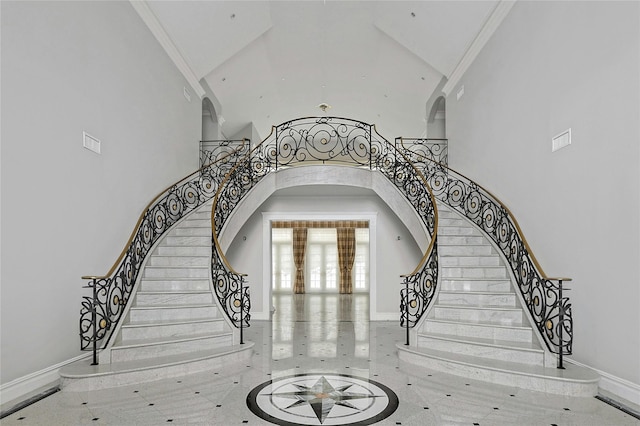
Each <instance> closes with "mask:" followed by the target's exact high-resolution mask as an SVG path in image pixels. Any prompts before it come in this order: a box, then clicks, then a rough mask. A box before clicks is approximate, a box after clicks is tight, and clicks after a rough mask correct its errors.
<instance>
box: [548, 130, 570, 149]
mask: <svg viewBox="0 0 640 426" xmlns="http://www.w3.org/2000/svg"><path fill="white" fill-rule="evenodd" d="M569 145H571V129H567V130H565V131H564V132H562V133H560V134H559V135H557V136H555V137H554V138H553V139H551V152H555V151H557V150H559V149H562V148H564V147H565V146H569Z"/></svg>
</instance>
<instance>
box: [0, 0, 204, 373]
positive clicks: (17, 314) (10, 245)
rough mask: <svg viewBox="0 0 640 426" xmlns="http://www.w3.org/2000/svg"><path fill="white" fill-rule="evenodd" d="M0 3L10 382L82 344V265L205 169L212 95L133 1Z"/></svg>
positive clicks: (108, 250)
mask: <svg viewBox="0 0 640 426" xmlns="http://www.w3.org/2000/svg"><path fill="white" fill-rule="evenodd" d="M1 7H2V17H1V19H2V134H1V136H2V190H1V193H2V276H1V277H2V284H1V285H2V300H1V303H2V306H1V309H0V318H1V335H2V349H1V365H2V370H1V378H0V381H1V382H2V383H3V384H5V383H7V382H9V381H12V380H14V379H16V378H20V377H22V376H25V375H27V374H31V373H33V372H37V371H39V370H41V369H45V368H47V367H50V366H52V365H55V364H57V363H61V362H64V361H65V360H68V359H70V358H73V357H75V356H77V355H78V354H79V353H80V350H79V348H80V341H79V337H78V319H79V312H80V303H81V297H82V296H83V295H88V294H89V291H88V290H87V289H82V288H81V287H82V286H83V285H85V282H84V281H82V280H81V279H80V276H81V275H87V274H104V273H106V272H107V271H108V270H109V268H110V267H111V265H112V264H113V262H114V261H115V259H116V258H117V257H118V255H119V254H120V252H121V250H122V248H123V246H124V244H125V242H126V241H127V239H128V237H129V234H130V232H131V230H132V229H133V226H134V225H135V223H136V220H137V218H138V216H139V214H140V213H141V211H142V209H143V208H144V206H145V205H146V204H147V203H148V202H149V201H150V200H151V198H152V197H153V196H155V194H156V193H158V192H160V191H161V190H163V189H164V188H165V187H167V186H168V185H170V184H171V183H173V182H174V181H176V180H177V179H179V178H181V177H183V176H184V175H186V174H188V173H189V172H191V171H193V170H195V169H196V168H197V162H198V160H197V159H198V154H197V152H198V141H199V139H200V131H201V121H200V120H201V102H200V100H199V99H197V98H193V97H192V101H191V103H189V102H187V100H186V99H185V98H184V97H183V93H182V91H183V87H189V86H188V83H187V82H186V80H185V79H184V78H183V77H182V75H181V74H180V73H179V72H178V70H177V69H176V68H175V66H174V65H173V63H172V62H171V61H170V59H169V58H168V57H167V55H166V54H165V52H164V50H163V49H162V48H161V47H160V45H159V44H158V43H157V41H156V40H155V38H154V37H153V36H152V35H151V33H150V32H149V31H148V29H147V27H146V26H145V25H144V24H143V23H142V21H141V20H140V18H139V16H138V14H137V13H136V12H135V11H134V10H133V8H132V7H131V5H130V3H129V2H37V3H36V2H4V1H3V2H1ZM83 130H85V131H87V132H89V133H90V134H92V135H94V136H95V137H97V138H99V139H101V140H102V155H96V154H94V153H92V152H90V151H88V150H86V149H84V148H83V147H82V131H83Z"/></svg>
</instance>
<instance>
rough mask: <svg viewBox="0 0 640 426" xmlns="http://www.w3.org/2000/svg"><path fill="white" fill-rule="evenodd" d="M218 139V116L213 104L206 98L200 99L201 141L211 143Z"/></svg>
mask: <svg viewBox="0 0 640 426" xmlns="http://www.w3.org/2000/svg"><path fill="white" fill-rule="evenodd" d="M218 139H220V128H219V126H218V115H217V113H216V109H215V107H214V106H213V102H211V100H210V99H209V98H207V97H205V98H203V99H202V139H201V140H203V141H211V140H218Z"/></svg>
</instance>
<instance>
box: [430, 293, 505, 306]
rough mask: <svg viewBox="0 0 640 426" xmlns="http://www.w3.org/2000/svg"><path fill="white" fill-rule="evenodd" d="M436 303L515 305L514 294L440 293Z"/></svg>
mask: <svg viewBox="0 0 640 426" xmlns="http://www.w3.org/2000/svg"><path fill="white" fill-rule="evenodd" d="M438 303H440V304H443V305H461V306H503V307H507V308H510V307H515V306H516V295H515V294H510V295H490V294H469V293H462V292H461V293H454V294H452V293H440V294H439V296H438Z"/></svg>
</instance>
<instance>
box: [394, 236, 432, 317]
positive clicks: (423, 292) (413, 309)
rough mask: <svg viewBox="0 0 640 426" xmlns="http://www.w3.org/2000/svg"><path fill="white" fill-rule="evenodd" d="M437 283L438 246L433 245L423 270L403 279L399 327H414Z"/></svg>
mask: <svg viewBox="0 0 640 426" xmlns="http://www.w3.org/2000/svg"><path fill="white" fill-rule="evenodd" d="M437 283H438V245H437V244H434V245H433V250H432V251H431V254H430V255H429V257H428V259H427V261H426V262H425V265H424V266H423V268H422V269H421V270H420V271H419V272H418V273H417V274H413V275H410V276H407V277H405V285H406V287H405V288H403V289H402V290H401V291H400V326H402V327H405V326H406V325H407V321H408V322H409V324H408V325H409V327H410V328H413V327H415V326H416V325H417V324H418V322H419V321H420V318H422V315H423V314H424V313H425V312H426V310H427V308H428V307H429V304H430V303H431V301H432V300H433V296H434V295H435V292H436V287H437Z"/></svg>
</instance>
